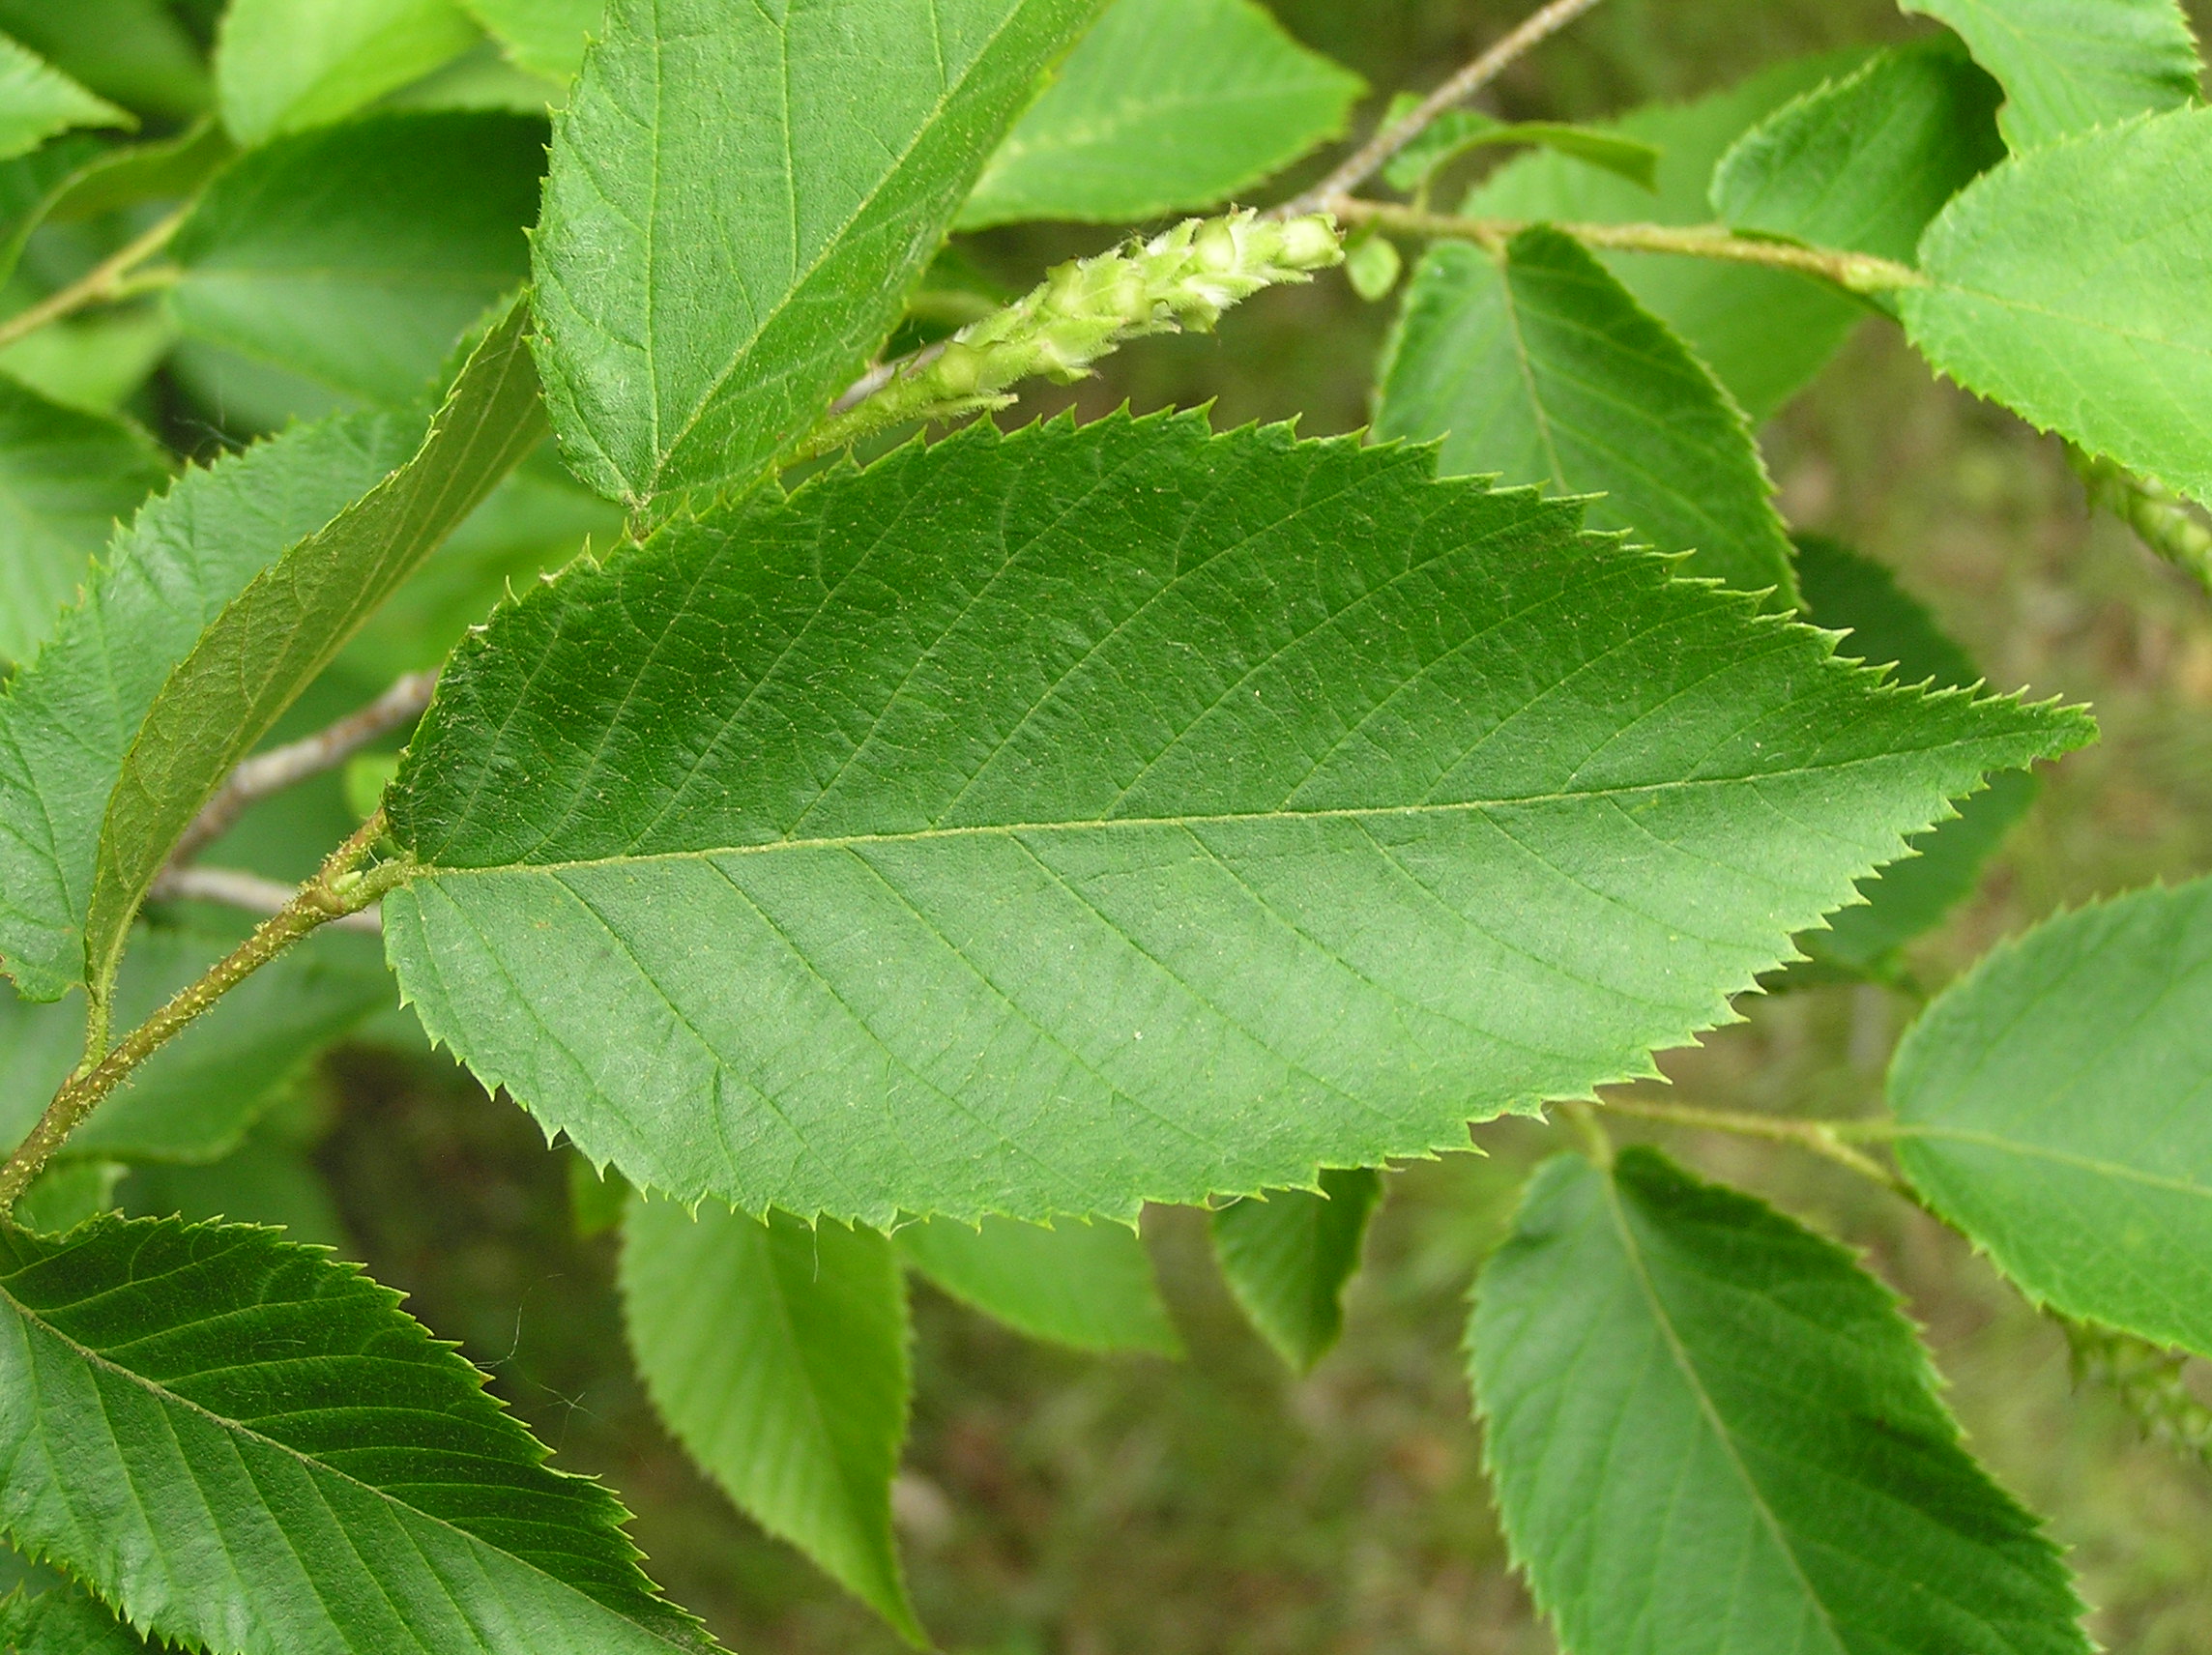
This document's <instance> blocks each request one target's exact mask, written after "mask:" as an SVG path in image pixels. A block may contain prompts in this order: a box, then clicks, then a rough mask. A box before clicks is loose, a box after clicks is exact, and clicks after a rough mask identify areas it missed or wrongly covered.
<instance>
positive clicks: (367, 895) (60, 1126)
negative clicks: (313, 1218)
mask: <svg viewBox="0 0 2212 1655" xmlns="http://www.w3.org/2000/svg"><path fill="white" fill-rule="evenodd" d="M383 834H384V812H383V811H381V810H379V811H378V812H377V813H376V814H375V815H374V816H371V817H370V818H369V819H368V820H367V821H366V822H364V823H363V824H362V825H361V827H360V828H359V830H357V831H356V832H355V833H354V835H353V836H352V837H351V838H350V839H348V840H346V842H345V843H344V844H342V845H340V846H339V847H338V848H337V849H336V850H335V851H333V852H332V853H331V854H330V857H328V859H326V860H325V861H324V863H323V865H322V866H321V867H320V868H318V869H317V870H316V872H315V876H314V878H312V879H310V880H308V881H307V882H306V884H305V885H303V886H300V888H299V889H298V890H296V891H294V892H293V893H292V894H291V897H290V898H289V900H287V901H286V902H285V904H284V906H283V907H282V908H281V909H280V910H278V911H277V913H276V914H274V915H271V916H270V917H269V918H268V919H266V920H264V921H263V922H262V923H261V924H260V925H258V926H256V927H255V928H254V932H253V935H252V936H250V937H248V938H247V940H246V941H245V942H243V943H241V944H239V945H238V946H237V947H236V948H235V949H233V950H232V951H231V952H230V953H228V954H226V955H225V956H224V957H223V958H222V959H220V960H218V961H217V962H216V963H215V964H214V965H213V966H211V967H209V968H208V971H207V973H206V974H205V975H204V976H202V977H201V978H200V979H199V980H198V981H197V982H194V983H191V984H190V985H189V986H188V987H186V988H183V989H180V990H179V991H178V992H177V993H176V994H175V995H174V996H173V997H172V998H171V999H170V1001H169V1002H168V1003H167V1004H166V1005H164V1006H162V1007H161V1009H160V1010H159V1011H157V1012H155V1013H154V1015H153V1016H151V1017H149V1018H148V1019H146V1021H145V1022H144V1023H142V1024H140V1025H139V1026H138V1027H137V1028H136V1029H134V1030H132V1031H131V1032H130V1033H129V1034H127V1035H125V1036H124V1038H123V1039H122V1041H121V1042H120V1043H118V1044H117V1045H116V1046H115V1047H113V1048H112V1049H111V1050H109V1051H107V1052H105V1053H104V1054H100V1055H98V1056H97V1057H96V1055H95V1054H94V1053H93V1052H91V1051H87V1052H86V1054H85V1060H84V1061H83V1062H82V1063H79V1064H78V1065H77V1067H76V1070H75V1072H73V1074H72V1075H71V1076H70V1078H69V1079H68V1080H66V1081H64V1082H63V1083H62V1087H61V1089H60V1090H59V1091H57V1092H55V1093H54V1099H53V1101H52V1102H51V1103H49V1104H47V1105H46V1112H45V1114H44V1115H43V1116H41V1117H40V1118H39V1123H38V1125H36V1126H34V1127H32V1128H31V1133H30V1136H29V1137H27V1138H25V1139H24V1140H23V1142H22V1143H21V1144H20V1145H18V1146H17V1147H16V1149H15V1153H14V1154H13V1155H10V1156H9V1157H8V1161H7V1164H6V1165H5V1166H0V1214H5V1213H8V1212H12V1211H13V1210H14V1209H15V1201H16V1198H17V1197H19V1196H20V1195H21V1194H22V1193H23V1191H24V1190H25V1189H27V1188H29V1187H30V1183H31V1180H32V1179H33V1178H35V1177H37V1176H39V1173H40V1171H41V1170H42V1169H43V1168H44V1166H45V1164H46V1162H47V1161H48V1160H50V1159H51V1158H52V1157H53V1153H54V1151H55V1150H56V1149H59V1148H60V1147H62V1145H63V1144H64V1143H65V1142H67V1141H68V1138H69V1135H70V1134H71V1133H72V1132H73V1131H75V1130H76V1129H77V1127H78V1126H80V1125H82V1124H83V1122H84V1119H85V1118H86V1117H87V1116H89V1115H90V1114H91V1113H92V1112H93V1110H94V1109H95V1108H97V1107H98V1106H99V1104H100V1101H101V1099H102V1098H104V1097H105V1096H106V1095H107V1094H108V1093H109V1092H111V1091H113V1090H114V1089H116V1087H118V1086H119V1085H121V1084H122V1082H123V1081H124V1079H125V1078H126V1077H128V1076H129V1075H130V1073H131V1070H133V1069H135V1068H136V1067H137V1066H138V1065H139V1064H140V1063H142V1062H144V1061H145V1060H147V1059H148V1058H150V1057H152V1056H153V1055H154V1054H155V1053H156V1052H158V1051H160V1049H161V1047H162V1046H163V1045H165V1044H166V1043H167V1042H168V1041H169V1040H171V1039H172V1038H174V1037H175V1036H176V1035H177V1034H178V1033H180V1032H182V1031H183V1030H184V1029H185V1027H186V1026H187V1025H188V1024H189V1023H190V1022H191V1021H192V1019H193V1018H195V1017H198V1016H199V1015H200V1014H201V1013H202V1012H204V1011H206V1010H207V1009H208V1008H209V1007H210V1006H212V1005H213V1004H215V1002H217V1001H218V1000H220V999H221V998H222V997H223V996H224V995H226V994H228V993H229V992H230V991H231V990H232V989H234V988H236V987H237V986H238V985H239V984H240V983H242V982H244V981H245V980H246V979H247V977H249V976H251V975H252V974H253V973H255V972H257V971H259V970H260V969H261V968H262V967H263V966H265V965H267V964H268V963H269V962H270V961H271V960H274V959H275V958H276V957H277V955H278V954H281V953H282V952H283V951H284V950H285V949H287V948H289V947H290V946H291V945H292V944H295V943H297V942H298V941H299V940H300V939H301V938H303V937H305V936H306V935H307V934H308V933H309V932H311V931H314V930H316V929H317V928H318V927H321V926H324V925H328V924H330V923H331V922H333V921H334V920H337V919H341V918H343V917H344V916H345V915H349V914H359V913H360V912H361V911H362V910H364V909H365V908H367V907H368V906H370V905H371V904H372V903H374V902H376V901H377V900H378V899H379V898H381V897H382V896H383V895H384V893H385V892H386V891H388V890H390V889H391V888H392V887H393V886H395V885H397V884H398V883H399V882H400V881H401V880H402V879H404V878H406V876H407V874H408V872H409V871H410V869H411V867H412V864H411V863H409V862H406V861H393V862H386V863H384V864H383V865H381V866H379V867H374V868H366V869H364V867H363V863H364V862H366V861H367V860H368V857H369V855H370V853H371V851H373V850H374V848H375V845H376V842H377V840H378V839H379V838H381V837H383Z"/></svg>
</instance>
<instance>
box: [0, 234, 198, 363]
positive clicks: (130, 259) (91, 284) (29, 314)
mask: <svg viewBox="0 0 2212 1655" xmlns="http://www.w3.org/2000/svg"><path fill="white" fill-rule="evenodd" d="M187 211H188V209H185V208H179V209H178V210H177V211H176V212H174V213H172V214H170V215H169V216H168V217H167V218H163V219H162V220H161V221H160V223H158V224H156V225H155V226H154V227H153V228H152V229H150V230H148V231H147V232H146V233H145V234H144V235H142V236H140V237H139V238H138V239H137V240H136V241H134V242H132V243H131V244H130V245H129V246H128V247H121V248H119V249H117V250H116V251H115V252H114V253H112V254H110V255H109V256H108V257H106V258H104V259H102V260H101V262H100V263H98V264H96V265H94V266H93V267H92V269H90V270H88V271H86V272H85V273H84V274H83V275H82V276H78V277H77V278H76V279H75V280H74V281H73V282H71V283H70V284H69V285H68V286H67V287H63V288H57V289H56V290H55V291H54V292H52V293H49V294H47V295H46V297H45V298H44V299H42V300H40V301H39V302H38V303H37V304H36V305H32V306H31V307H30V308H29V309H27V310H18V311H16V312H15V315H13V316H11V317H9V318H8V319H7V320H6V321H5V322H0V350H5V349H7V347H8V346H10V345H12V344H14V343H15V341H16V340H17V339H20V338H22V337H24V336H25V335H26V334H35V333H37V332H38V331H39V330H40V329H41V328H44V326H45V325H46V324H47V323H48V322H58V321H60V320H61V318H63V317H64V316H73V315H74V314H75V313H76V312H77V311H79V310H82V309H85V308H87V307H88V306H90V305H108V304H113V303H114V302H115V301H116V300H119V299H128V298H131V296H132V295H134V294H139V293H146V292H149V291H151V290H152V289H154V288H157V287H166V286H167V285H169V283H170V282H171V281H172V280H174V279H175V278H174V277H173V276H167V275H165V274H161V273H157V272H154V271H140V270H139V269H138V267H139V266H140V265H142V264H144V263H145V262H146V261H147V260H148V259H150V258H152V257H153V256H154V255H155V254H156V253H158V252H160V250H161V249H162V248H163V247H167V246H168V245H169V238H170V237H171V236H173V235H175V234H176V233H177V227H178V226H179V225H180V224H182V223H183V222H184V221H185V214H186V212H187Z"/></svg>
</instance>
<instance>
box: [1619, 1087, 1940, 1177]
mask: <svg viewBox="0 0 2212 1655" xmlns="http://www.w3.org/2000/svg"><path fill="white" fill-rule="evenodd" d="M1598 1102H1599V1104H1600V1105H1601V1107H1603V1108H1605V1109H1608V1110H1611V1111H1612V1112H1613V1113H1614V1114H1615V1115H1632V1116H1635V1117H1636V1118H1639V1119H1642V1120H1656V1121H1660V1122H1662V1123H1664V1124H1666V1125H1669V1126H1687V1127H1692V1128H1696V1129H1698V1130H1701V1131H1706V1132H1732V1133H1734V1134H1735V1135H1736V1136H1738V1137H1742V1138H1765V1139H1769V1140H1771V1141H1773V1142H1776V1143H1782V1144H1794V1145H1796V1146H1797V1147H1799V1148H1801V1149H1810V1150H1811V1151H1812V1152H1813V1153H1814V1154H1816V1155H1821V1156H1825V1157H1826V1158H1827V1159H1828V1160H1831V1161H1834V1162H1835V1163H1836V1164H1837V1165H1838V1166H1843V1167H1848V1168H1849V1169H1850V1170H1851V1171H1852V1172H1854V1173H1857V1174H1858V1175H1859V1176H1861V1177H1866V1178H1872V1179H1873V1180H1874V1181H1875V1182H1876V1183H1877V1184H1880V1185H1881V1186H1882V1187H1883V1188H1884V1189H1887V1190H1890V1191H1892V1192H1893V1193H1895V1194H1897V1195H1901V1196H1904V1197H1905V1198H1906V1200H1908V1201H1914V1202H1915V1203H1917V1199H1918V1198H1916V1197H1915V1196H1913V1195H1912V1193H1911V1192H1910V1190H1909V1189H1908V1188H1907V1187H1906V1182H1905V1180H1904V1179H1903V1178H1901V1177H1899V1176H1897V1175H1896V1174H1895V1173H1893V1172H1891V1171H1890V1170H1889V1169H1888V1168H1887V1167H1885V1166H1883V1165H1882V1164H1881V1163H1880V1162H1879V1161H1877V1160H1876V1159H1875V1158H1874V1157H1873V1156H1872V1155H1869V1154H1868V1153H1867V1152H1866V1151H1865V1150H1863V1149H1858V1148H1854V1147H1852V1146H1851V1144H1850V1143H1849V1140H1851V1139H1854V1138H1875V1139H1879V1138H1889V1137H1894V1136H1896V1135H1897V1133H1898V1130H1899V1123H1898V1122H1896V1121H1892V1120H1886V1119H1882V1118H1870V1119H1861V1120H1802V1119H1792V1118H1790V1117H1788V1116H1781V1115H1756V1114H1753V1113H1751V1112H1750V1111H1748V1110H1738V1109H1713V1108H1709V1107H1706V1106H1705V1105H1703V1104H1692V1103H1661V1102H1659V1101H1658V1100H1657V1099H1655V1098H1644V1097H1621V1096H1618V1095H1615V1096H1612V1097H1601V1098H1600V1099H1599V1100H1598Z"/></svg>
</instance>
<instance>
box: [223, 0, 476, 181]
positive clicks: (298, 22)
mask: <svg viewBox="0 0 2212 1655" xmlns="http://www.w3.org/2000/svg"><path fill="white" fill-rule="evenodd" d="M476 39H477V31H476V29H475V28H474V27H473V26H471V24H470V22H469V19H468V15H467V14H466V13H464V12H462V11H461V9H460V8H459V7H458V6H456V5H454V4H453V0H230V5H229V8H228V9H227V10H226V11H225V12H224V13H223V17H222V29H221V33H220V35H219V36H218V39H217V42H216V58H215V64H216V90H217V93H218V96H219V97H220V99H221V102H222V119H223V125H224V126H226V127H228V128H229V129H230V133H231V136H233V137H234V138H236V139H237V140H238V141H239V142H240V143H242V144H260V143H266V142H267V141H268V140H269V139H271V138H273V137H276V136H277V134H278V133H280V132H291V131H301V130H302V129H304V128H307V127H315V126H321V125H323V124H325V123H326V122H331V121H335V120H337V119H339V118H340V117H342V116H345V115H350V114H352V113H353V112H354V111H355V110H356V109H359V108H362V107H363V106H364V105H366V104H369V103H373V102H375V101H376V100H377V99H379V98H382V97H383V96H384V95H385V94H386V93H388V92H393V91H395V90H397V89H398V88H399V87H402V86H405V85H406V84H407V83H408V82H409V81H411V80H416V79H419V78H420V77H422V75H425V74H427V73H430V71H431V70H433V69H436V68H437V67H438V66H439V65H440V64H442V63H445V62H446V61H448V60H449V59H451V58H453V57H456V56H458V55H459V54H460V53H462V52H464V51H466V50H467V49H468V48H469V46H470V45H471V44H473V43H474V42H475V41H476ZM447 177H448V182H451V172H449V173H448V175H447Z"/></svg>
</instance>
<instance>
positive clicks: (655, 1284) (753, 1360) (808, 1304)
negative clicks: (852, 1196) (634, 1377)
mask: <svg viewBox="0 0 2212 1655" xmlns="http://www.w3.org/2000/svg"><path fill="white" fill-rule="evenodd" d="M622 1291H623V1309H624V1314H625V1317H626V1320H627V1321H628V1324H629V1343H630V1350H631V1351H632V1352H633V1353H634V1354H635V1356H636V1358H637V1368H638V1373H639V1374H640V1375H641V1376H642V1377H643V1379H645V1388H646V1393H647V1394H648V1395H649V1396H651V1397H652V1398H653V1404H654V1407H655V1408H658V1409H659V1410H660V1417H661V1418H662V1419H664V1420H666V1421H667V1422H668V1428H669V1430H671V1431H673V1432H674V1433H675V1434H676V1437H677V1440H678V1441H680V1442H682V1443H683V1444H684V1447H685V1448H686V1449H688V1450H689V1451H690V1454H691V1457H692V1458H693V1459H695V1460H697V1461H698V1462H699V1464H700V1465H701V1466H704V1467H705V1468H706V1470H707V1472H708V1474H709V1475H711V1476H712V1477H713V1479H714V1481H715V1482H717V1483H719V1484H720V1485H721V1486H722V1488H723V1490H724V1491H725V1492H727V1493H728V1495H729V1496H730V1497H731V1498H732V1499H734V1500H735V1501H737V1502H738V1504H739V1505H741V1506H742V1507H743V1508H744V1509H745V1510H746V1511H747V1512H749V1513H751V1514H752V1515H753V1516H754V1517H755V1518H757V1519H758V1520H759V1521H760V1523H761V1524H762V1525H763V1526H764V1527H766V1528H768V1529H769V1530H770V1531H771V1533H775V1534H779V1535H781V1536H782V1537H783V1538H784V1539H786V1540H789V1541H790V1542H791V1543H792V1544H793V1545H795V1546H797V1547H799V1548H800V1550H801V1551H803V1552H804V1553H806V1554H807V1555H808V1556H810V1557H812V1558H813V1559H814V1560H815V1561H816V1562H817V1563H820V1564H821V1565H822V1567H823V1568H825V1569H827V1570H828V1571H829V1573H830V1574H832V1575H834V1576H835V1577H836V1578H837V1579H838V1580H839V1581H840V1582H843V1583H844V1585H845V1586H846V1587H848V1588H849V1589H850V1590H851V1591H853V1592H854V1593H855V1594H856V1595H857V1596H859V1598H860V1599H862V1600H863V1601H864V1602H866V1603H867V1604H868V1605H869V1606H870V1607H871V1608H873V1609H874V1610H875V1611H876V1612H877V1613H879V1614H881V1615H882V1616H883V1617H884V1618H885V1619H886V1620H888V1621H889V1622H890V1623H891V1625H893V1626H894V1627H896V1628H897V1629H898V1630H899V1632H900V1633H901V1634H902V1635H904V1636H905V1637H906V1638H907V1639H908V1640H910V1641H912V1642H914V1643H916V1644H917V1645H926V1642H927V1639H926V1637H925V1636H924V1634H923V1633H922V1630H921V1627H920V1625H919V1623H918V1622H917V1621H916V1619H915V1617H914V1610H913V1607H912V1606H911V1605H909V1604H908V1602H907V1597H906V1585H905V1582H903V1581H902V1580H901V1579H900V1576H899V1564H898V1547H897V1544H896V1543H895V1542H894V1541H893V1540H892V1538H891V1478H892V1476H893V1475H894V1474H895V1473H896V1472H897V1470H898V1459H899V1448H900V1445H901V1444H902V1443H904V1441H905V1440H906V1410H907V1388H908V1387H907V1359H906V1347H907V1324H906V1289H905V1286H904V1284H903V1283H902V1281H901V1280H900V1277H899V1269H898V1262H897V1260H896V1259H895V1258H894V1257H893V1256H892V1253H891V1249H890V1244H889V1243H888V1242H887V1241H886V1240H885V1239H884V1238H883V1236H881V1235H879V1234H876V1233H875V1232H874V1231H872V1230H848V1229H845V1228H844V1227H843V1226H841V1225H835V1224H822V1225H816V1226H813V1227H811V1228H810V1227H809V1226H807V1225H804V1224H801V1223H800V1222H799V1221H798V1220H797V1219H795V1218H790V1217H787V1216H785V1215H784V1214H782V1213H774V1212H771V1213H770V1214H769V1216H768V1221H767V1222H766V1223H763V1222H761V1221H760V1220H757V1219H752V1218H747V1217H746V1216H744V1215H743V1214H742V1213H733V1212H730V1211H727V1210H726V1209H723V1208H721V1207H719V1206H716V1205H714V1204H713V1203H708V1204H706V1205H702V1206H701V1207H700V1209H699V1211H698V1212H697V1214H696V1215H694V1214H690V1213H686V1212H685V1211H684V1209H683V1208H682V1207H680V1206H678V1205H676V1204H675V1203H673V1202H668V1201H650V1200H645V1199H642V1198H640V1199H635V1200H633V1201H632V1202H631V1204H630V1208H629V1213H628V1216H627V1217H626V1220H625V1223H624V1227H623V1256H622Z"/></svg>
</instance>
